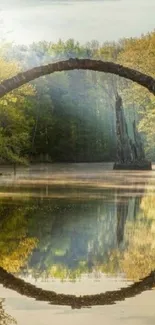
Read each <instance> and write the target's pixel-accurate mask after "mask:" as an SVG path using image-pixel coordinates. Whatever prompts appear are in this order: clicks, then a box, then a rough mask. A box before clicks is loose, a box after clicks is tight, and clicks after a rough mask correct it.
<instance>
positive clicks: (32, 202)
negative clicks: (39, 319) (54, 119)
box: [0, 170, 155, 308]
mask: <svg viewBox="0 0 155 325" xmlns="http://www.w3.org/2000/svg"><path fill="white" fill-rule="evenodd" d="M73 173H74V170H73ZM110 173H111V172H109V174H108V175H106V178H107V180H108V182H109V183H110V179H111V184H112V178H113V183H114V175H113V177H112V176H111V178H110ZM132 174H133V175H134V173H125V175H126V180H124V186H125V187H124V188H123V189H122V186H121V185H122V184H123V182H121V183H120V186H119V181H120V178H121V177H122V175H120V174H117V173H116V175H115V177H116V179H115V184H117V187H116V186H115V187H114V188H113V189H112V186H111V188H110V189H109V187H108V186H107V188H105V187H106V186H103V187H102V186H101V184H102V183H103V174H102V173H101V174H100V173H99V172H98V176H97V177H98V182H96V178H95V177H96V176H95V177H94V180H93V181H94V182H96V185H97V186H96V189H95V188H94V187H93V188H92V186H88V183H87V181H86V183H87V184H84V186H83V187H84V189H83V190H81V188H78V186H77V187H76V188H75V187H74V186H73V185H72V187H67V186H66V185H65V186H61V187H60V186H58V185H57V187H56V186H54V187H53V185H50V179H48V189H47V188H46V192H45V193H44V194H43V192H42V189H43V187H42V186H37V182H36V184H35V187H34V188H32V187H31V186H30V185H29V187H28V188H27V187H25V185H23V184H25V183H23V179H25V180H26V181H27V183H28V176H27V177H26V176H25V178H23V176H22V177H21V176H18V177H17V182H16V184H15V186H12V187H11V184H10V185H9V187H8V188H7V191H6V185H4V184H3V180H2V182H1V199H0V256H1V259H0V283H1V284H3V286H4V287H5V288H10V289H13V290H15V291H16V292H18V293H20V294H22V295H25V296H27V297H33V298H35V299H36V300H41V301H43V300H44V301H48V302H49V303H51V304H59V305H69V306H72V307H73V308H74V307H76V308H81V307H83V306H92V305H105V304H107V305H108V304H113V303H115V302H116V301H121V300H124V299H125V298H127V297H133V296H135V295H137V294H140V293H141V292H143V291H146V290H148V289H151V288H153V287H154V285H155V274H154V270H155V258H154V257H155V196H154V191H150V188H149V186H148V184H147V181H148V179H147V178H145V177H144V178H143V177H142V174H141V173H139V174H138V175H137V178H136V179H135V183H134V182H133V178H132V177H133V176H132ZM80 175H81V172H80V174H79V176H77V175H76V177H77V178H79V179H80V181H81V178H80V177H81V176H80ZM99 175H100V176H99ZM144 175H145V172H144ZM129 176H131V178H132V182H131V179H130V182H129V181H127V180H128V179H129ZM20 177H21V178H20ZM57 177H58V175H57ZM63 177H64V175H63ZM104 178H105V175H104ZM142 178H143V180H142ZM21 179H22V181H21ZM34 179H35V177H34ZM40 179H41V178H40ZM92 179H93V177H92V175H91V178H90V179H89V185H90V183H91V182H92ZM19 180H20V184H19ZM153 181H154V177H153V175H152V174H151V177H150V179H149V182H150V183H151V184H153ZM42 182H43V184H46V181H45V179H44V178H42ZM81 182H83V180H82V181H81ZM21 184H22V186H21ZM137 184H138V185H139V186H138V187H137ZM129 185H132V188H131V187H130V186H129ZM101 187H102V188H101ZM128 187H129V188H128ZM139 187H140V189H141V190H139ZM19 188H20V190H21V189H22V190H21V195H20V192H19ZM17 189H18V191H17ZM4 192H5V193H7V195H4ZM17 192H18V193H19V195H18V196H16V195H15V194H16V193H17ZM40 192H41V193H42V195H40ZM25 193H29V195H28V196H26V195H25ZM90 278H91V279H93V281H99V284H100V290H99V292H98V293H97V294H95V292H93V293H90V292H89V290H88V287H89V284H88V285H87V286H85V285H83V284H84V283H86V282H87V280H89V279H90ZM86 279H87V280H86ZM113 279H115V280H117V281H120V282H121V287H123V288H122V289H120V288H117V286H115V284H114V281H113ZM139 280H140V281H139ZM24 281H25V282H24ZM34 281H35V282H34ZM104 281H105V283H108V281H109V282H110V281H111V283H113V285H112V287H111V288H110V291H109V289H108V286H107V287H106V286H105V290H103V287H102V285H101V284H102V283H103V282H104ZM112 281H113V282H112ZM127 281H128V282H127ZM46 282H47V287H46V286H45V283H46ZM61 282H62V283H64V284H65V283H67V284H69V282H70V283H75V284H76V283H77V285H78V287H79V288H81V289H80V290H81V292H80V291H78V295H77V293H76V290H75V286H74V287H72V294H70V293H69V292H66V294H62V293H60V294H58V290H57V287H58V283H61ZM88 282H89V281H88ZM115 282H116V281H115ZM47 288H48V290H46V289H47ZM50 288H51V290H52V291H50ZM53 288H54V290H55V291H53ZM61 288H62V287H61ZM84 288H85V291H84V292H83V291H82V290H84ZM56 292H57V293H56ZM81 294H84V295H82V296H80V295H81Z"/></svg>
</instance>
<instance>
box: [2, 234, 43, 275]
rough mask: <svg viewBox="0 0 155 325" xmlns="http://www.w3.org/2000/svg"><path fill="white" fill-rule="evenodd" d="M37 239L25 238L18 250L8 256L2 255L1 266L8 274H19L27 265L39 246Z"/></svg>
mask: <svg viewBox="0 0 155 325" xmlns="http://www.w3.org/2000/svg"><path fill="white" fill-rule="evenodd" d="M37 243H38V240H37V239H36V238H25V239H23V240H21V241H20V242H19V245H18V246H17V248H16V249H15V250H14V251H12V252H10V254H7V255H1V260H0V266H1V267H3V268H4V269H5V270H7V271H8V272H12V273H17V272H19V271H20V268H21V267H22V266H24V265H25V263H26V261H27V259H28V257H29V256H30V254H31V252H32V251H33V249H34V248H35V247H36V246H37Z"/></svg>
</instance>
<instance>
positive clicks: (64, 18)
mask: <svg viewBox="0 0 155 325" xmlns="http://www.w3.org/2000/svg"><path fill="white" fill-rule="evenodd" d="M0 3H1V5H0V9H1V11H2V13H1V16H2V18H3V22H4V27H5V30H9V31H10V32H9V34H7V35H8V36H7V37H8V39H9V40H13V41H15V42H17V43H26V44H28V43H31V42H33V41H39V40H47V41H54V42H55V41H58V40H59V39H60V38H61V39H63V40H66V39H68V38H74V39H76V40H78V41H80V42H81V43H86V42H87V41H91V40H92V39H96V40H98V41H99V42H101V43H102V42H104V41H112V40H118V39H120V38H123V37H131V36H132V37H134V36H140V35H141V34H142V33H147V32H148V31H152V30H154V28H155V0H106V1H104V0H100V1H75V0H74V1H65V0H63V1H58V0H57V1H53V0H40V1H39V0H33V1H30V0H27V1H25V0H20V1H19V0H6V1H4V0H1V2H0Z"/></svg>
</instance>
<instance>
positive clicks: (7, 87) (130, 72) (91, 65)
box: [0, 59, 155, 98]
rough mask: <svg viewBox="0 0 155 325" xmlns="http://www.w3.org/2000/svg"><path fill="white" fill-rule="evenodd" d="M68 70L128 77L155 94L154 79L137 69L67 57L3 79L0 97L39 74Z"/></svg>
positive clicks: (39, 75) (37, 76)
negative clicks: (67, 58) (90, 71)
mask: <svg viewBox="0 0 155 325" xmlns="http://www.w3.org/2000/svg"><path fill="white" fill-rule="evenodd" d="M69 70H92V71H98V72H105V73H111V74H115V75H117V76H120V77H123V78H126V79H129V80H131V81H133V82H136V83H137V84H139V85H141V86H143V87H145V88H146V89H148V90H149V91H150V92H151V93H152V94H153V95H155V79H154V78H153V77H151V76H149V75H146V74H144V73H142V72H139V71H137V70H134V69H131V68H128V67H124V66H123V65H120V64H117V63H113V62H104V61H98V60H90V59H69V60H66V61H60V62H56V63H50V64H47V65H43V66H39V67H35V68H32V69H29V70H27V71H25V72H20V73H18V74H17V75H16V76H14V77H12V78H9V79H6V80H4V81H3V82H2V83H1V84H0V98H1V97H3V96H4V95H6V94H7V93H9V92H10V91H12V90H14V89H16V88H18V87H20V86H22V85H24V84H26V83H28V82H29V81H32V80H34V79H37V78H39V77H41V76H45V75H49V74H51V73H54V72H60V71H69Z"/></svg>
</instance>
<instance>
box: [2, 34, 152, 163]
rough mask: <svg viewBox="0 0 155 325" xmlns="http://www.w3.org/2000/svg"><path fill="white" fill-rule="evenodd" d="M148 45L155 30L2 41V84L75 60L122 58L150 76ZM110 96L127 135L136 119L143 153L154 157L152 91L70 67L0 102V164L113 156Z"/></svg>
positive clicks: (113, 118) (96, 159)
mask: <svg viewBox="0 0 155 325" xmlns="http://www.w3.org/2000/svg"><path fill="white" fill-rule="evenodd" d="M154 47H155V32H152V33H149V34H147V35H142V36H141V38H130V39H122V40H120V41H119V42H115V43H114V42H113V43H104V44H102V45H101V44H99V42H97V41H92V42H90V43H87V44H85V45H80V44H79V43H78V42H76V41H75V40H73V39H69V40H68V41H66V42H63V41H62V40H59V41H58V42H57V43H56V44H54V43H48V42H39V43H33V44H31V45H29V46H26V45H15V44H13V43H7V42H6V41H5V40H3V41H1V43H0V66H1V70H0V81H3V80H5V79H7V78H9V77H12V76H14V75H16V74H17V73H18V72H20V71H25V70H27V69H29V68H33V67H35V66H40V65H44V64H47V63H52V62H57V61H61V60H67V59H69V58H76V57H77V58H90V59H99V60H102V61H112V62H115V63H120V64H123V65H124V66H127V67H131V68H134V69H137V70H139V71H141V72H144V73H146V74H148V75H150V76H152V77H155V73H154V71H155V53H154ZM116 93H118V94H119V95H121V97H122V100H123V108H124V113H125V117H126V120H127V125H128V131H129V135H130V137H131V138H132V137H133V134H132V132H133V131H132V127H131V126H132V124H133V121H135V122H136V126H137V128H138V131H139V132H140V134H141V138H142V141H143V143H144V148H145V153H146V157H147V158H149V159H151V160H154V158H155V141H154V140H155V134H154V131H153V130H154V125H155V98H154V96H153V95H152V94H150V93H149V92H148V90H146V89H144V88H142V87H141V86H139V85H137V84H135V83H133V82H131V81H129V80H126V79H123V78H120V77H118V76H115V75H112V74H104V73H101V72H95V71H83V70H80V71H76V70H75V71H64V72H61V73H59V72H56V73H55V74H52V75H49V76H44V77H42V78H39V79H36V80H34V81H33V82H31V83H29V84H26V85H24V86H22V87H20V88H19V89H16V90H14V91H12V92H11V93H9V94H7V95H5V96H4V97H3V98H2V99H0V163H1V164H2V163H5V164H6V163H8V164H10V163H13V164H14V163H17V164H18V163H24V164H25V163H28V162H101V161H115V159H116V115H115V97H116Z"/></svg>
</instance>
